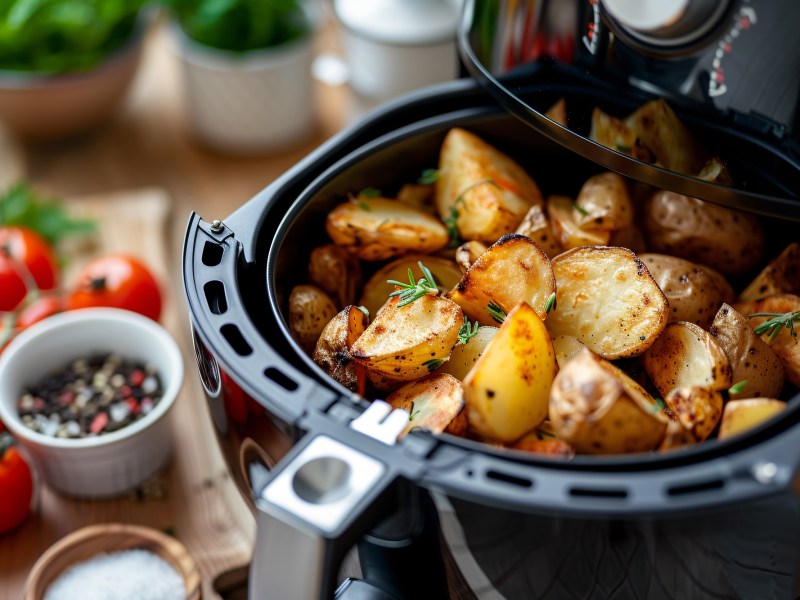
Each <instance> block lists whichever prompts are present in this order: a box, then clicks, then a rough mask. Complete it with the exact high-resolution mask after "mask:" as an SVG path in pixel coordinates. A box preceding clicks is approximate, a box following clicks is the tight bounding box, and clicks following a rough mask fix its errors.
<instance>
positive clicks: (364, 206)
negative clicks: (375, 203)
mask: <svg viewBox="0 0 800 600" xmlns="http://www.w3.org/2000/svg"><path fill="white" fill-rule="evenodd" d="M356 205H358V208H360V209H361V210H365V211H367V212H370V211H371V210H372V209H371V208H370V207H369V204H367V203H366V202H364V201H363V200H356Z"/></svg>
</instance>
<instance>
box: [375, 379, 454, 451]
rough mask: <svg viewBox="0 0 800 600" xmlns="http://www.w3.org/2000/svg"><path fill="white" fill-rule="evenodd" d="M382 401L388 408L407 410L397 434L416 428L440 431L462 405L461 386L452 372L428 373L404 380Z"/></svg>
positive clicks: (404, 434)
mask: <svg viewBox="0 0 800 600" xmlns="http://www.w3.org/2000/svg"><path fill="white" fill-rule="evenodd" d="M386 402H388V403H389V404H391V405H392V408H399V409H402V410H407V411H408V413H409V418H408V425H406V428H405V429H404V430H403V431H402V432H401V433H400V435H399V436H398V437H399V438H403V437H405V436H406V434H408V432H409V431H411V430H412V429H416V428H420V429H427V430H428V431H430V432H431V433H442V432H444V431H447V428H448V427H449V426H450V424H451V423H453V421H454V420H456V418H457V417H458V415H459V414H460V413H461V411H462V409H463V408H464V390H463V389H462V388H461V382H460V381H459V380H458V379H456V378H455V377H453V376H452V375H448V374H446V373H432V374H431V375H428V376H426V377H423V378H422V379H417V380H416V381H412V382H411V383H407V384H405V385H404V386H403V387H401V388H400V389H398V390H397V391H395V392H393V393H392V394H391V395H390V396H389V397H388V398H386ZM458 428H459V429H460V424H459V425H458ZM448 433H449V432H448Z"/></svg>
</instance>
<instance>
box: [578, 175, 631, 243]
mask: <svg viewBox="0 0 800 600" xmlns="http://www.w3.org/2000/svg"><path fill="white" fill-rule="evenodd" d="M575 204H576V206H578V207H579V208H580V209H581V210H576V212H577V214H576V215H575V219H574V220H575V223H576V224H577V225H578V227H580V228H581V229H610V230H615V229H622V228H623V227H627V226H628V225H630V224H631V223H633V203H632V202H631V197H630V196H629V195H628V188H627V186H626V185H625V180H624V179H623V178H622V177H621V176H620V175H618V174H616V173H611V172H608V173H601V174H600V175H595V176H594V177H590V178H589V179H587V180H586V183H584V184H583V187H582V188H581V191H580V192H578V196H577V198H575Z"/></svg>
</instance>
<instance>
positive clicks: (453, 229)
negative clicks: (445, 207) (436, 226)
mask: <svg viewBox="0 0 800 600" xmlns="http://www.w3.org/2000/svg"><path fill="white" fill-rule="evenodd" d="M458 215H459V213H458V209H457V208H456V207H455V206H451V207H450V216H449V217H445V218H444V219H442V222H443V223H444V224H445V226H446V227H447V235H449V236H450V243H449V244H447V247H448V248H450V249H453V248H458V247H459V246H460V245H461V236H460V235H458V227H457V226H456V221H457V220H458Z"/></svg>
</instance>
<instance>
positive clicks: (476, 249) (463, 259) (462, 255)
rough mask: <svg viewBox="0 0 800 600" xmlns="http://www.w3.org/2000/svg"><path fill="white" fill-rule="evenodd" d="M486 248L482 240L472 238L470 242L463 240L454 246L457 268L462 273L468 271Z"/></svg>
mask: <svg viewBox="0 0 800 600" xmlns="http://www.w3.org/2000/svg"><path fill="white" fill-rule="evenodd" d="M486 250H487V248H486V246H485V245H484V244H483V243H482V242H478V241H476V240H472V241H471V242H464V243H463V244H461V245H460V246H459V247H458V248H456V255H455V260H456V264H457V265H458V268H459V269H461V272H462V273H466V272H467V271H469V268H470V267H471V266H472V265H473V263H474V262H475V261H476V260H478V259H479V258H480V256H481V254H483V253H484V252H486Z"/></svg>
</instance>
